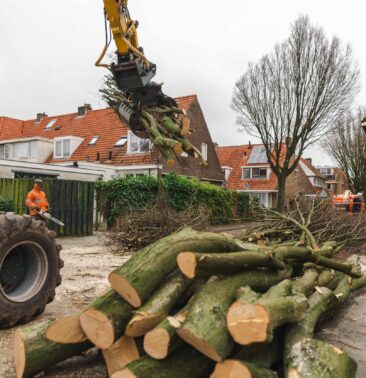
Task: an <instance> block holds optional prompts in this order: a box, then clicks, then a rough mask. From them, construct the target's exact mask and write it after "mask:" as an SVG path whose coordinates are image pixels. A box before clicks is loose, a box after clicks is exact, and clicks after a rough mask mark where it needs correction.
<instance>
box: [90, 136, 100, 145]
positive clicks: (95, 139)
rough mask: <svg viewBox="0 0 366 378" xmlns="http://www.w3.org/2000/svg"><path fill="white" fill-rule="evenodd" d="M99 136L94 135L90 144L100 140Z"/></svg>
mask: <svg viewBox="0 0 366 378" xmlns="http://www.w3.org/2000/svg"><path fill="white" fill-rule="evenodd" d="M98 139H99V136H94V137H93V138H91V140H90V142H89V146H94V145H95V144H96V143H97V142H98Z"/></svg>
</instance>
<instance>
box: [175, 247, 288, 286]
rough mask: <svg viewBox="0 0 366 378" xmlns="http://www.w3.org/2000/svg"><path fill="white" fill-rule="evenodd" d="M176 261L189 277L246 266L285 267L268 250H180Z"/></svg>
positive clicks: (242, 268) (227, 271)
mask: <svg viewBox="0 0 366 378" xmlns="http://www.w3.org/2000/svg"><path fill="white" fill-rule="evenodd" d="M177 263H178V267H179V269H180V271H181V272H182V273H183V274H184V275H185V276H186V277H188V278H191V279H193V278H196V277H205V276H211V275H213V274H228V273H237V272H241V271H244V270H246V269H248V268H259V267H270V268H275V269H284V268H285V264H284V263H283V262H282V261H280V260H277V259H275V257H274V256H273V255H272V254H271V253H270V252H266V251H263V252H254V251H243V252H235V253H214V254H207V253H197V252H196V253H195V252H182V253H180V254H179V255H178V257H177Z"/></svg>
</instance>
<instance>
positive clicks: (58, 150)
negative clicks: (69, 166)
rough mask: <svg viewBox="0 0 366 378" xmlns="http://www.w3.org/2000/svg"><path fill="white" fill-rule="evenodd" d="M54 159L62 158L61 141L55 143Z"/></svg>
mask: <svg viewBox="0 0 366 378" xmlns="http://www.w3.org/2000/svg"><path fill="white" fill-rule="evenodd" d="M55 157H62V141H57V142H56V148H55Z"/></svg>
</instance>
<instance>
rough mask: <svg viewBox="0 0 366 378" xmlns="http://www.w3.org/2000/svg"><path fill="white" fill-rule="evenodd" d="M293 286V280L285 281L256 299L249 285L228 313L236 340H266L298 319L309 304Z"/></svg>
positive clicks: (258, 341)
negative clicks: (283, 326) (282, 327)
mask: <svg viewBox="0 0 366 378" xmlns="http://www.w3.org/2000/svg"><path fill="white" fill-rule="evenodd" d="M316 277H317V276H316ZM316 277H315V279H316ZM314 281H315V280H314ZM292 287H293V282H292V281H290V280H284V281H282V282H280V283H279V284H278V285H276V286H273V287H272V288H270V289H269V290H268V292H267V293H266V294H263V295H262V296H259V297H257V298H256V295H255V293H253V291H252V290H251V289H250V288H249V287H247V290H246V292H242V294H241V297H240V298H239V299H238V300H237V301H236V302H234V303H233V304H232V305H231V306H230V308H229V311H228V313H227V326H228V330H229V332H230V334H231V336H232V337H233V339H234V340H235V341H236V342H237V343H238V344H240V345H251V344H254V343H267V342H269V341H271V340H272V338H273V331H274V330H275V329H276V328H277V327H279V326H280V325H282V324H286V323H291V322H295V321H298V320H299V319H300V318H301V317H302V315H303V312H304V310H305V309H306V308H307V306H308V303H307V300H306V297H305V295H304V294H302V293H301V294H300V293H299V294H293V293H292ZM298 291H299V290H298Z"/></svg>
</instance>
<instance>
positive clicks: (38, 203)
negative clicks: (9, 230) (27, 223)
mask: <svg viewBox="0 0 366 378" xmlns="http://www.w3.org/2000/svg"><path fill="white" fill-rule="evenodd" d="M25 204H26V205H27V207H28V209H29V213H30V215H31V216H32V217H34V218H36V219H40V220H43V218H42V217H40V216H39V212H40V211H49V209H50V205H49V203H48V201H47V196H46V193H45V192H44V185H43V181H42V180H41V179H36V180H34V188H33V190H32V191H30V192H29V193H28V194H27V199H26V201H25Z"/></svg>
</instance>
